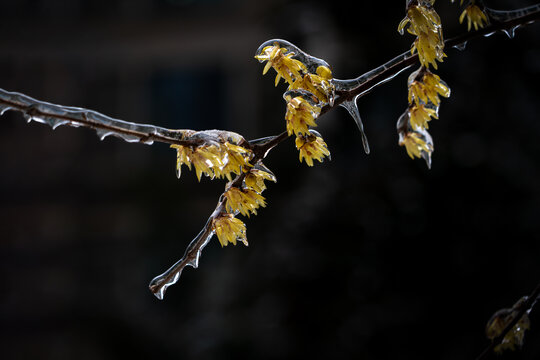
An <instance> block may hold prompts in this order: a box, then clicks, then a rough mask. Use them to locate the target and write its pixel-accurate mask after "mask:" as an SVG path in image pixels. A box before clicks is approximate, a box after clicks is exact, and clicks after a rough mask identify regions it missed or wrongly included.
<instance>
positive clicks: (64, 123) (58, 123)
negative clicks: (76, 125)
mask: <svg viewBox="0 0 540 360" xmlns="http://www.w3.org/2000/svg"><path fill="white" fill-rule="evenodd" d="M69 123H70V121H69V120H59V121H57V122H56V123H54V124H53V125H52V129H53V130H56V128H57V127H59V126H62V125H66V124H69Z"/></svg>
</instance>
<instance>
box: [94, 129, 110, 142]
mask: <svg viewBox="0 0 540 360" xmlns="http://www.w3.org/2000/svg"><path fill="white" fill-rule="evenodd" d="M96 134H97V136H98V138H99V140H101V141H103V140H104V139H105V138H106V137H107V136H110V135H113V134H114V132H112V131H110V130H109V129H96Z"/></svg>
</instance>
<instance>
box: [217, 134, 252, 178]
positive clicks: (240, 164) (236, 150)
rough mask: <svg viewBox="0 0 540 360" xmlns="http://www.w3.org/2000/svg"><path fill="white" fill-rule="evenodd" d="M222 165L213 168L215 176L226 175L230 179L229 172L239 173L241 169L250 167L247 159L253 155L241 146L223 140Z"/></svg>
mask: <svg viewBox="0 0 540 360" xmlns="http://www.w3.org/2000/svg"><path fill="white" fill-rule="evenodd" d="M222 150H223V152H224V154H223V160H222V162H223V163H224V166H223V167H221V168H216V169H214V172H215V174H216V176H217V177H226V178H227V179H228V180H229V181H231V180H232V176H231V174H233V173H234V174H236V175H240V174H241V173H242V169H245V168H248V167H251V164H250V163H249V160H250V158H251V156H252V155H253V154H252V152H251V151H250V150H248V149H246V148H244V147H242V146H238V145H234V144H231V143H230V142H228V141H227V142H225V143H224V144H223V146H222Z"/></svg>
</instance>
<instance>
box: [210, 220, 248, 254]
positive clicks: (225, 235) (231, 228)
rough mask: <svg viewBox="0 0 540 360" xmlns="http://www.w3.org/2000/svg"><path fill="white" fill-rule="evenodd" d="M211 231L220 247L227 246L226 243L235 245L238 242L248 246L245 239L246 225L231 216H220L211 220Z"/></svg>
mask: <svg viewBox="0 0 540 360" xmlns="http://www.w3.org/2000/svg"><path fill="white" fill-rule="evenodd" d="M212 229H213V230H214V232H215V233H216V235H217V237H218V240H219V243H220V244H221V246H222V247H223V246H227V244H228V243H231V244H233V245H236V240H239V241H241V242H243V243H244V245H246V246H247V245H248V242H247V238H246V225H245V224H244V223H243V222H242V221H241V220H239V219H237V218H235V217H234V215H233V214H221V215H220V216H218V217H217V218H215V219H213V220H212Z"/></svg>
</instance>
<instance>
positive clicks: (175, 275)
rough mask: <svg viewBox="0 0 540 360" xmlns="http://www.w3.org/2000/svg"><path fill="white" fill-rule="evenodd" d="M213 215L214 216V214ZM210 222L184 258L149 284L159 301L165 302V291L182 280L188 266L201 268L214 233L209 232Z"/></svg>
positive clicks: (190, 245) (194, 240) (193, 241)
mask: <svg viewBox="0 0 540 360" xmlns="http://www.w3.org/2000/svg"><path fill="white" fill-rule="evenodd" d="M212 215H213V214H212ZM210 221H211V220H209V221H208V222H207V224H206V225H205V227H204V229H203V230H202V231H201V232H200V233H199V234H198V235H197V236H196V237H195V239H193V240H192V241H191V243H190V244H189V246H188V248H187V250H186V253H185V254H184V256H183V257H182V258H181V259H180V260H178V261H177V262H176V263H175V264H174V265H173V266H171V267H170V268H169V269H168V270H167V271H165V272H164V273H163V274H161V275H158V276H156V277H155V278H153V279H152V281H151V282H150V284H149V288H150V291H152V293H153V294H154V295H155V296H156V297H157V298H158V299H159V300H163V297H164V296H165V291H167V288H168V287H169V286H171V285H174V284H176V283H177V282H178V280H179V279H180V275H181V274H182V271H183V270H184V268H185V267H186V266H188V265H189V266H191V267H193V268H195V269H196V268H198V267H199V259H200V257H201V253H202V250H203V249H204V247H205V246H206V245H207V244H208V243H209V242H210V239H212V236H214V232H213V231H211V230H209V226H210Z"/></svg>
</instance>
